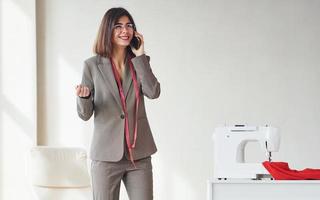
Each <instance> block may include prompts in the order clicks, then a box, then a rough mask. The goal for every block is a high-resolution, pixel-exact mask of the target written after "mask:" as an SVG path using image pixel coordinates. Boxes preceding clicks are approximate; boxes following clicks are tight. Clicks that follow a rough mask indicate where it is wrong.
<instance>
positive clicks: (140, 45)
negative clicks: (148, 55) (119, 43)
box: [130, 31, 144, 56]
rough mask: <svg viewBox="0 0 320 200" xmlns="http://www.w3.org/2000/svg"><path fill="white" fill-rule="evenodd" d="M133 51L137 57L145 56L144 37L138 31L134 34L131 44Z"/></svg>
mask: <svg viewBox="0 0 320 200" xmlns="http://www.w3.org/2000/svg"><path fill="white" fill-rule="evenodd" d="M130 46H131V50H132V52H133V53H134V54H135V55H136V56H140V55H142V54H144V41H143V36H142V35H141V34H140V33H138V32H137V31H135V32H134V35H133V37H132V40H131V42H130Z"/></svg>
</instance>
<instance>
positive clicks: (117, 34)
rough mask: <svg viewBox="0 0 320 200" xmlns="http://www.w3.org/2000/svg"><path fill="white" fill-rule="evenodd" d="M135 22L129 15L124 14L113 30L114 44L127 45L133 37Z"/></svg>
mask: <svg viewBox="0 0 320 200" xmlns="http://www.w3.org/2000/svg"><path fill="white" fill-rule="evenodd" d="M133 32H134V30H133V24H132V23H131V22H130V20H129V18H128V17H127V16H122V17H120V19H119V20H118V21H117V22H116V23H115V25H114V27H113V31H112V44H113V45H114V46H120V47H127V46H128V45H130V41H131V40H132V37H133Z"/></svg>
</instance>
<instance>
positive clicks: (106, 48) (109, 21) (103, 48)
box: [94, 7, 137, 57]
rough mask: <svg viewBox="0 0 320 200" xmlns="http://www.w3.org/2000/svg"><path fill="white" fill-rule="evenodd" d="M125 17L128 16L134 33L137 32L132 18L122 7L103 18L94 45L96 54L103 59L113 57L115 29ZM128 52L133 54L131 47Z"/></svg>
mask: <svg viewBox="0 0 320 200" xmlns="http://www.w3.org/2000/svg"><path fill="white" fill-rule="evenodd" d="M123 16H127V17H128V18H129V20H130V22H131V23H132V24H133V29H134V31H136V30H137V29H136V25H135V23H134V21H133V18H132V16H131V15H130V13H129V12H128V11H127V10H126V9H124V8H121V7H119V8H111V9H109V10H108V11H107V12H106V13H105V14H104V16H103V18H102V21H101V24H100V27H99V31H98V35H97V38H96V41H95V44H94V53H96V54H97V55H100V56H103V57H110V56H111V53H112V48H113V46H112V42H111V40H112V31H113V27H114V25H115V24H116V23H117V21H118V20H119V19H120V18H121V17H123ZM127 50H128V51H129V53H131V54H133V53H132V51H131V48H130V47H129V46H128V48H127Z"/></svg>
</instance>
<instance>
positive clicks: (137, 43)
mask: <svg viewBox="0 0 320 200" xmlns="http://www.w3.org/2000/svg"><path fill="white" fill-rule="evenodd" d="M130 45H131V46H132V47H133V48H135V49H139V47H140V45H141V41H140V39H139V38H138V37H136V36H135V35H134V36H133V38H132V40H131V43H130Z"/></svg>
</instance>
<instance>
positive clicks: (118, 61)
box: [111, 47, 127, 68]
mask: <svg viewBox="0 0 320 200" xmlns="http://www.w3.org/2000/svg"><path fill="white" fill-rule="evenodd" d="M126 55H127V51H126V48H123V47H114V48H113V51H112V56H111V57H112V60H113V62H114V63H115V65H116V67H118V68H121V67H122V66H124V63H125V58H126Z"/></svg>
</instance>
